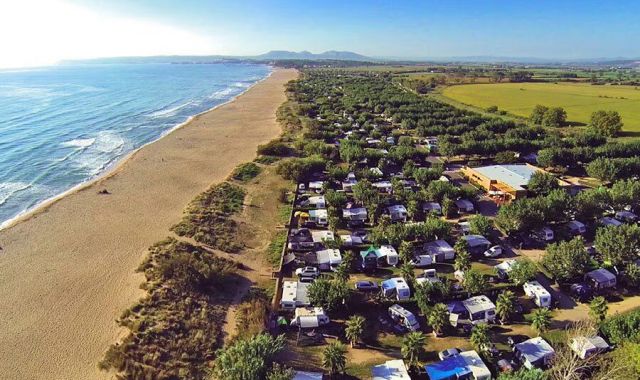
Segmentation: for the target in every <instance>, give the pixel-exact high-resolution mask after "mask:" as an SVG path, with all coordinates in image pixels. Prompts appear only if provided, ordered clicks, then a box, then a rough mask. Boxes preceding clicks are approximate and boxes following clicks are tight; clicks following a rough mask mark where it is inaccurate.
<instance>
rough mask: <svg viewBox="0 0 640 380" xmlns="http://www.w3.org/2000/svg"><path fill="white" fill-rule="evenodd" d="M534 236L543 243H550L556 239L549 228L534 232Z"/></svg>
mask: <svg viewBox="0 0 640 380" xmlns="http://www.w3.org/2000/svg"><path fill="white" fill-rule="evenodd" d="M533 236H534V237H535V238H536V239H538V240H540V241H543V242H550V241H553V239H554V238H555V235H554V234H553V230H552V229H551V228H549V227H542V228H540V229H539V230H536V231H534V233H533Z"/></svg>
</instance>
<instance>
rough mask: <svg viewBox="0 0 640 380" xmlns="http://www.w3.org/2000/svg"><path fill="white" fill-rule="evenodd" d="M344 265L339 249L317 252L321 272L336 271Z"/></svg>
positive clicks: (317, 262) (317, 263) (317, 261)
mask: <svg viewBox="0 0 640 380" xmlns="http://www.w3.org/2000/svg"><path fill="white" fill-rule="evenodd" d="M340 264H342V255H341V254H340V250H339V249H323V250H321V251H317V252H316V265H317V266H318V269H320V270H325V271H327V270H336V269H337V268H338V266H339V265H340Z"/></svg>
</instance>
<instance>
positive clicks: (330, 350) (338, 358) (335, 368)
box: [322, 341, 347, 377]
mask: <svg viewBox="0 0 640 380" xmlns="http://www.w3.org/2000/svg"><path fill="white" fill-rule="evenodd" d="M346 355H347V348H346V347H345V346H344V344H342V343H340V342H338V341H335V342H331V343H329V345H328V346H327V347H326V348H325V349H324V351H323V352H322V366H323V367H324V368H326V369H327V370H328V371H329V375H330V376H331V377H333V376H334V375H336V374H338V373H344V369H345V367H346V366H347V356H346Z"/></svg>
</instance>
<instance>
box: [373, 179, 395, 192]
mask: <svg viewBox="0 0 640 380" xmlns="http://www.w3.org/2000/svg"><path fill="white" fill-rule="evenodd" d="M371 185H372V186H373V187H375V188H376V189H377V190H378V192H379V193H383V194H391V193H393V184H392V183H391V182H389V181H378V182H374V183H372V184H371Z"/></svg>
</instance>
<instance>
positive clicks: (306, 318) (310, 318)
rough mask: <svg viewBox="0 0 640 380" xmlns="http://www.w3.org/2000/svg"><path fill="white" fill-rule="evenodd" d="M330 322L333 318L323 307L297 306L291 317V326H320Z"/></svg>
mask: <svg viewBox="0 0 640 380" xmlns="http://www.w3.org/2000/svg"><path fill="white" fill-rule="evenodd" d="M329 322H331V320H330V319H329V317H328V316H327V314H326V313H325V312H324V309H323V308H321V307H297V308H296V310H295V312H294V314H293V319H291V326H299V327H307V326H312V327H318V326H324V325H327V324H329Z"/></svg>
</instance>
